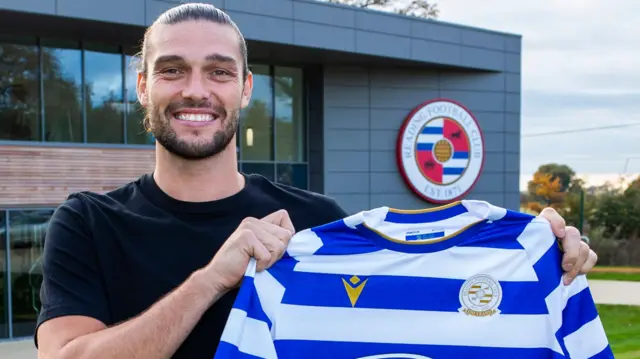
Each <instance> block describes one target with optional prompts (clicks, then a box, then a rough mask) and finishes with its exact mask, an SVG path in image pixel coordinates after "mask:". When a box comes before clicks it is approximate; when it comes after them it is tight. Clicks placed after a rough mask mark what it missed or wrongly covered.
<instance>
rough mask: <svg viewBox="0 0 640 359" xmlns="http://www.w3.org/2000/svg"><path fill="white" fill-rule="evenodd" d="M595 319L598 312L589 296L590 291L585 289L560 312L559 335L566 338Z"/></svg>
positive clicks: (570, 299) (572, 298)
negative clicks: (560, 325) (560, 324)
mask: <svg viewBox="0 0 640 359" xmlns="http://www.w3.org/2000/svg"><path fill="white" fill-rule="evenodd" d="M597 317H598V310H597V309H596V305H595V303H594V301H593V297H592V296H591V291H590V290H589V288H585V289H583V290H581V291H580V293H577V294H575V295H574V296H572V297H571V298H569V300H568V301H567V306H566V307H565V308H564V310H563V311H562V327H561V328H560V333H561V335H562V336H563V337H566V336H567V335H569V334H572V333H574V332H575V331H576V330H578V329H580V328H582V326H583V325H585V324H587V323H589V322H590V321H592V320H594V319H596V318H597ZM584 339H588V338H584Z"/></svg>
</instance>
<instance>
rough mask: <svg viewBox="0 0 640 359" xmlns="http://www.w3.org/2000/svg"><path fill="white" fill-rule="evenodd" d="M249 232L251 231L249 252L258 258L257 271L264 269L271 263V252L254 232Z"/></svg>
mask: <svg viewBox="0 0 640 359" xmlns="http://www.w3.org/2000/svg"><path fill="white" fill-rule="evenodd" d="M248 232H249V233H250V234H248V236H249V237H250V239H249V251H248V254H249V256H251V257H254V258H255V259H256V271H258V272H260V271H263V270H264V269H265V268H268V267H269V266H270V265H271V260H272V256H271V253H270V252H269V250H268V249H267V247H266V246H265V245H264V244H263V243H262V242H261V241H260V240H259V239H258V238H257V237H256V236H255V234H254V233H253V232H251V231H248Z"/></svg>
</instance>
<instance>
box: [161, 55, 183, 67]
mask: <svg viewBox="0 0 640 359" xmlns="http://www.w3.org/2000/svg"><path fill="white" fill-rule="evenodd" d="M167 62H184V58H182V56H178V55H164V56H160V57H158V58H157V59H156V61H155V62H154V65H155V67H158V65H161V64H163V63H167Z"/></svg>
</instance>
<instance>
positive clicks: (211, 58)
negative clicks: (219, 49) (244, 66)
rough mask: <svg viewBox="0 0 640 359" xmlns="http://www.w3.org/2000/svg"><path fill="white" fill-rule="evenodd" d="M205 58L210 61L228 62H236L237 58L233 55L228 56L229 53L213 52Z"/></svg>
mask: <svg viewBox="0 0 640 359" xmlns="http://www.w3.org/2000/svg"><path fill="white" fill-rule="evenodd" d="M205 60H207V61H210V62H227V63H231V64H234V65H235V64H236V60H235V59H234V58H233V57H231V56H227V55H222V54H211V55H207V57H205Z"/></svg>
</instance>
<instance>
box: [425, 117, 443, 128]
mask: <svg viewBox="0 0 640 359" xmlns="http://www.w3.org/2000/svg"><path fill="white" fill-rule="evenodd" d="M425 127H444V119H443V118H437V119H435V120H432V121H429V124H428V125H427V126H425Z"/></svg>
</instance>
